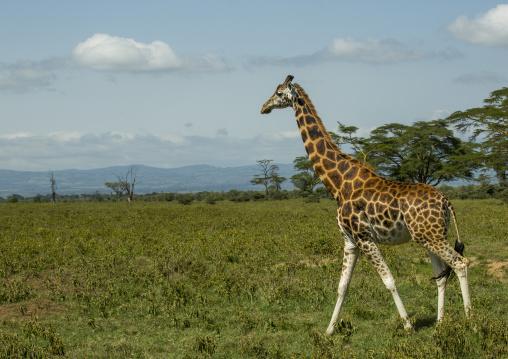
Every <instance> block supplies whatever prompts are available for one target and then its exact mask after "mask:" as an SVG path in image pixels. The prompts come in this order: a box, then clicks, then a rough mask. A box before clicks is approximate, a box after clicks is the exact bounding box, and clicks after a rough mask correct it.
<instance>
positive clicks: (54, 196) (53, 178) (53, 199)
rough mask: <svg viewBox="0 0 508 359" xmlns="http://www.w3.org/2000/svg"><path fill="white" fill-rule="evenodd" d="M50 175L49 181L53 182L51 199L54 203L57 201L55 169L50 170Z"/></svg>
mask: <svg viewBox="0 0 508 359" xmlns="http://www.w3.org/2000/svg"><path fill="white" fill-rule="evenodd" d="M48 177H49V183H51V200H52V201H53V203H55V202H56V179H55V176H54V175H53V171H51V170H49V173H48Z"/></svg>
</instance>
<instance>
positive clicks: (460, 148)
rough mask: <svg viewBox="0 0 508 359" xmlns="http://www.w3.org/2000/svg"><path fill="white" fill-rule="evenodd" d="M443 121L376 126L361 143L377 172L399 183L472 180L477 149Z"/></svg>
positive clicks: (437, 182)
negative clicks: (462, 139) (454, 132)
mask: <svg viewBox="0 0 508 359" xmlns="http://www.w3.org/2000/svg"><path fill="white" fill-rule="evenodd" d="M447 125H448V123H447V122H446V121H445V120H435V121H431V122H424V121H419V122H415V123H414V124H413V125H411V126H406V125H402V124H397V123H391V124H387V125H384V126H381V127H378V128H376V129H375V130H373V131H372V132H371V136H370V137H369V138H368V139H367V140H366V142H365V144H364V150H365V152H366V153H369V152H370V156H371V157H370V158H371V163H372V165H373V167H375V168H376V170H377V172H379V173H380V174H382V175H384V176H386V177H388V178H391V179H394V180H397V181H401V182H407V181H411V182H421V183H427V184H431V185H434V186H436V185H438V184H439V183H441V182H442V181H451V180H454V179H457V178H464V179H472V178H473V170H474V169H475V168H476V167H477V166H478V164H477V163H476V161H475V156H476V154H477V152H476V151H475V148H474V146H473V144H471V143H469V142H462V141H461V140H460V139H459V138H457V137H455V136H454V135H453V131H452V130H450V129H448V128H447Z"/></svg>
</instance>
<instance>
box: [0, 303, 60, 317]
mask: <svg viewBox="0 0 508 359" xmlns="http://www.w3.org/2000/svg"><path fill="white" fill-rule="evenodd" d="M66 310H67V308H66V307H65V306H64V305H63V304H62V303H57V302H52V301H49V300H38V299H34V300H30V301H27V302H22V303H13V304H4V305H2V306H0V318H2V319H3V320H9V321H26V320H27V318H30V316H31V315H32V314H35V315H37V316H39V317H42V316H44V315H47V314H59V313H64V312H65V311H66Z"/></svg>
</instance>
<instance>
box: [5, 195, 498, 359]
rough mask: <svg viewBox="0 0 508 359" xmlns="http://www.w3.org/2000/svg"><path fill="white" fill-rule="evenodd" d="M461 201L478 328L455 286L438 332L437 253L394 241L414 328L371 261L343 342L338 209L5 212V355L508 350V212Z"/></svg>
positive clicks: (37, 206) (13, 208) (394, 265)
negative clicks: (407, 326)
mask: <svg viewBox="0 0 508 359" xmlns="http://www.w3.org/2000/svg"><path fill="white" fill-rule="evenodd" d="M454 207H455V208H456V211H457V214H458V219H459V228H460V230H461V238H462V239H463V241H464V242H465V244H466V255H467V256H468V257H469V258H472V259H473V260H472V263H473V264H472V266H471V268H470V275H469V278H470V287H471V295H472V301H473V312H472V316H471V318H470V319H466V318H465V316H464V313H463V309H462V308H463V304H462V297H461V294H460V288H459V286H458V283H457V281H456V280H452V281H451V283H450V284H449V286H448V290H447V303H446V308H445V310H446V317H445V320H444V321H443V323H441V324H439V325H436V323H435V317H436V315H437V289H436V287H435V284H434V283H433V282H432V281H431V280H430V278H431V277H432V276H433V272H432V268H431V266H430V263H429V262H428V259H427V255H426V252H425V251H424V250H423V249H422V248H420V247H419V246H417V245H415V244H413V243H409V244H406V245H403V246H395V247H390V246H384V247H382V251H383V253H384V255H385V258H386V260H387V261H388V265H389V266H390V268H391V270H392V272H393V273H394V276H395V279H396V282H397V285H398V287H399V292H400V294H401V296H402V300H403V301H404V304H405V306H406V309H407V310H408V312H409V314H410V316H411V320H412V321H413V323H414V324H415V328H416V330H415V332H413V333H406V332H405V331H404V330H403V329H402V328H403V327H402V324H401V323H400V320H399V318H398V313H397V310H396V308H395V305H394V303H393V300H392V299H391V296H390V294H389V293H388V291H387V290H386V289H385V288H384V286H383V284H382V281H381V279H380V278H379V276H378V275H377V273H376V272H375V270H374V269H373V267H372V266H371V265H370V263H368V261H367V260H366V259H365V258H364V257H361V258H360V260H359V262H358V264H357V267H356V269H355V273H354V275H353V281H352V285H351V288H350V292H349V296H348V298H347V299H346V302H345V305H344V309H343V313H342V316H341V320H340V321H339V323H338V328H337V332H338V333H337V334H336V335H335V336H333V337H330V338H329V337H326V336H324V335H323V333H324V330H325V329H326V327H327V324H328V321H329V319H330V316H331V313H332V311H333V306H334V304H335V300H336V293H337V286H338V280H339V276H340V271H341V266H342V263H341V258H342V250H343V241H342V239H341V238H340V235H339V232H338V230H337V229H336V222H335V204H334V203H333V201H321V202H320V203H308V202H304V201H303V200H290V201H268V202H256V203H254V202H252V203H250V202H248V203H232V202H217V203H216V204H213V205H211V204H207V203H204V202H200V201H194V202H192V203H191V204H190V205H182V204H179V203H177V202H170V203H161V202H151V203H130V204H129V203H79V204H76V203H74V204H73V203H57V204H45V203H34V204H28V203H17V204H2V205H0V216H1V218H2V219H1V221H0V357H5V358H10V357H33V358H36V357H37V358H40V357H42V358H44V357H55V356H63V357H76V358H86V357H91V358H125V357H141V358H157V357H160V358H167V357H175V358H196V357H214V358H248V357H252V358H263V357H266V358H292V357H309V358H311V357H314V358H320V357H321V358H342V357H344V358H345V357H347V358H355V357H356V358H367V357H373V358H392V357H394V358H404V357H408V358H412V357H414V358H434V357H442V358H451V357H460V358H479V357H480V358H481V357H484V358H490V357H492V356H493V357H502V356H507V355H508V351H507V335H506V332H507V331H506V329H507V328H506V323H507V313H506V304H505V298H506V297H507V290H506V264H507V263H506V257H507V253H508V250H507V248H506V238H507V229H506V228H508V218H507V216H506V206H503V205H501V204H500V202H496V201H492V200H490V201H454ZM454 236H455V234H454V231H453V230H452V231H451V234H450V237H452V238H451V239H450V240H451V241H453V237H454ZM503 263H504V267H503ZM496 268H497V269H496Z"/></svg>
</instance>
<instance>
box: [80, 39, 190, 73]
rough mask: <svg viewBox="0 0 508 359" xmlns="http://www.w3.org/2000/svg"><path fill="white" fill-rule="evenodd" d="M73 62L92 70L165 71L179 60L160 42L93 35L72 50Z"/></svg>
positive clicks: (179, 64) (175, 66)
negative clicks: (143, 41) (142, 41)
mask: <svg viewBox="0 0 508 359" xmlns="http://www.w3.org/2000/svg"><path fill="white" fill-rule="evenodd" d="M72 56H73V58H74V60H75V61H76V63H77V64H78V65H80V66H83V67H89V68H92V69H94V70H134V71H153V70H168V69H175V68H179V67H181V66H182V61H181V60H180V59H179V58H178V56H176V54H175V53H174V52H173V50H171V48H170V47H169V46H168V45H167V44H166V43H164V42H162V41H154V42H152V43H151V44H143V43H140V42H136V41H134V40H133V39H127V38H124V37H118V36H110V35H107V34H95V35H93V36H92V37H90V38H88V39H87V40H85V41H84V42H81V43H79V44H78V46H76V47H75V48H74V50H73V51H72Z"/></svg>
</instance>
